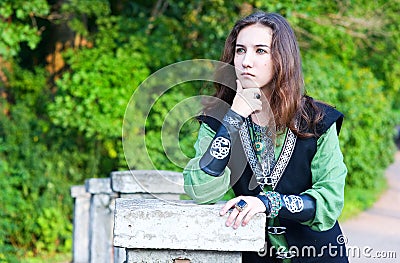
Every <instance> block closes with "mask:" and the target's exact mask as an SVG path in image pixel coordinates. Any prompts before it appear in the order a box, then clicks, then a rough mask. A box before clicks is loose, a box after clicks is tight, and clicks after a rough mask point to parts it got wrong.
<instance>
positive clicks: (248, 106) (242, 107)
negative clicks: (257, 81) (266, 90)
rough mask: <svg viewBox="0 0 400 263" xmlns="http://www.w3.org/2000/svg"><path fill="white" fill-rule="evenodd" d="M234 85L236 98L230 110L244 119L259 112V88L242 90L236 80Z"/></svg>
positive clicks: (260, 104)
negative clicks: (235, 86)
mask: <svg viewBox="0 0 400 263" xmlns="http://www.w3.org/2000/svg"><path fill="white" fill-rule="evenodd" d="M236 85H237V89H236V96H235V98H234V99H233V103H232V106H231V109H232V110H233V111H234V112H236V113H237V114H239V115H241V116H243V117H245V118H246V117H247V116H249V115H250V114H251V113H253V112H258V111H261V109H262V102H261V99H260V98H261V90H260V89H259V88H246V89H243V87H242V84H241V83H240V81H239V80H236Z"/></svg>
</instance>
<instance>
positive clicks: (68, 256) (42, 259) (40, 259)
mask: <svg viewBox="0 0 400 263" xmlns="http://www.w3.org/2000/svg"><path fill="white" fill-rule="evenodd" d="M20 262H21V263H70V262H72V252H68V253H63V254H54V253H52V254H48V255H41V256H36V257H27V258H22V259H21V261H20Z"/></svg>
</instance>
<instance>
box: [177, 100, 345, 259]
mask: <svg viewBox="0 0 400 263" xmlns="http://www.w3.org/2000/svg"><path fill="white" fill-rule="evenodd" d="M317 105H318V107H320V108H321V109H322V110H323V113H324V115H323V116H324V117H323V119H322V121H321V122H320V123H319V125H318V126H317V132H318V134H321V135H320V136H319V137H318V138H317V137H311V138H305V139H303V138H299V137H297V136H296V135H295V134H294V133H293V132H292V131H291V130H290V129H286V130H285V131H284V132H282V133H280V134H278V135H277V137H276V143H274V144H273V145H271V144H268V142H271V140H270V136H268V133H269V132H268V127H260V126H258V125H256V124H255V123H252V122H251V118H250V117H248V118H246V120H245V121H243V122H239V123H238V122H236V123H235V122H233V123H232V124H233V125H234V126H236V128H237V130H238V132H239V134H240V139H237V140H236V141H233V142H232V145H229V151H230V156H229V162H228V163H227V165H226V166H225V167H224V168H223V172H222V174H221V175H218V176H215V175H211V174H210V173H207V172H206V171H205V169H201V168H200V164H199V163H200V160H201V158H202V157H203V155H204V154H205V153H206V151H208V150H210V144H212V143H215V141H213V140H214V137H215V134H216V132H217V130H218V129H219V127H220V126H221V124H224V122H223V121H221V120H222V119H223V118H224V116H226V115H225V113H226V112H222V113H221V112H219V113H218V114H216V115H219V117H215V116H214V117H210V116H208V115H207V116H206V115H201V116H199V117H198V120H199V121H200V123H201V125H200V130H199V134H198V139H197V141H196V143H195V145H194V147H195V150H196V155H195V157H194V158H193V159H191V160H190V161H189V162H188V164H187V166H186V167H185V169H184V172H183V175H184V180H185V191H186V193H187V194H188V195H189V196H190V197H191V198H192V199H193V200H195V201H196V202H198V203H201V204H209V203H215V202H217V201H219V200H220V199H221V198H222V197H223V196H224V195H225V193H226V192H227V191H228V190H229V189H230V188H232V190H233V191H234V193H235V195H236V196H240V195H252V196H257V195H258V194H259V193H260V192H263V191H264V192H265V191H276V192H278V193H280V194H282V195H285V196H286V197H288V199H287V200H285V202H286V205H287V206H288V209H289V211H290V212H291V213H296V212H298V211H300V210H301V209H302V207H301V206H299V203H298V200H297V199H296V198H298V196H299V195H302V196H304V195H306V196H308V197H311V198H313V199H314V200H315V210H314V213H313V217H312V218H311V219H310V220H308V221H306V222H300V221H298V220H293V219H291V218H290V215H289V216H282V215H281V213H279V214H278V216H277V217H275V218H267V229H266V243H265V247H264V249H265V250H264V251H260V252H259V253H253V252H252V253H249V252H244V253H243V262H285V263H286V262H292V263H295V262H308V263H309V262H324V263H327V262H332V263H333V262H335V263H337V262H348V260H347V257H346V248H345V244H344V242H343V240H344V238H343V235H342V232H341V229H340V227H339V224H338V222H337V218H338V217H339V215H340V213H341V211H342V208H343V199H344V184H345V177H346V174H347V169H346V166H345V164H344V162H343V156H342V153H341V150H340V147H339V141H338V134H339V132H340V128H341V124H342V120H343V115H342V114H341V113H340V112H339V111H337V110H335V109H334V108H332V107H330V106H327V105H325V104H322V103H317ZM228 111H230V110H228ZM299 121H301V120H299ZM225 123H227V122H225ZM228 123H229V121H228ZM260 136H261V137H263V136H264V137H263V138H262V140H259V141H257V138H258V137H260ZM265 136H266V137H265ZM260 141H261V142H264V143H261V144H260ZM266 142H267V143H266ZM265 160H268V161H267V162H266V161H265ZM260 182H261V183H260ZM263 182H264V183H263ZM300 201H301V200H300ZM271 248H272V250H271ZM270 251H273V253H270Z"/></svg>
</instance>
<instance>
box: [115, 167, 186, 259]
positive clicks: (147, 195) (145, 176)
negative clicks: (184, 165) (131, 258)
mask: <svg viewBox="0 0 400 263" xmlns="http://www.w3.org/2000/svg"><path fill="white" fill-rule="evenodd" d="M110 177H111V188H112V190H113V191H114V192H115V193H118V195H119V196H120V197H123V198H139V199H154V198H158V199H162V200H179V199H180V196H181V195H183V194H185V191H184V190H183V184H184V182H183V175H182V173H178V172H172V171H163V170H130V171H117V172H112V173H111V176H110ZM114 252H115V255H114V262H115V263H123V262H125V260H126V258H125V256H126V253H125V249H124V248H115V249H114Z"/></svg>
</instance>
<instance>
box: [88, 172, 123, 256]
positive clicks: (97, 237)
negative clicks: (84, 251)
mask: <svg viewBox="0 0 400 263" xmlns="http://www.w3.org/2000/svg"><path fill="white" fill-rule="evenodd" d="M85 185H86V191H87V192H89V193H90V194H91V199H90V212H89V214H90V226H89V262H90V263H110V262H114V247H113V244H112V243H113V241H112V239H113V234H112V233H113V231H112V230H113V225H114V208H115V199H116V198H117V197H118V195H117V194H116V193H114V192H113V191H112V190H111V180H110V178H92V179H88V180H86V181H85Z"/></svg>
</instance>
